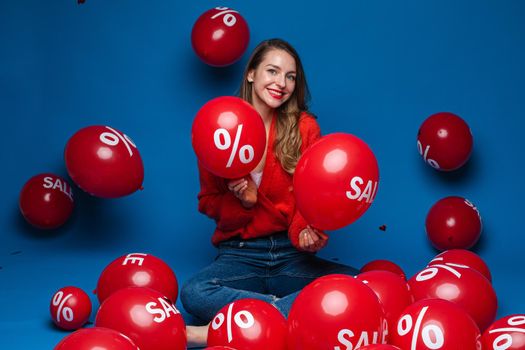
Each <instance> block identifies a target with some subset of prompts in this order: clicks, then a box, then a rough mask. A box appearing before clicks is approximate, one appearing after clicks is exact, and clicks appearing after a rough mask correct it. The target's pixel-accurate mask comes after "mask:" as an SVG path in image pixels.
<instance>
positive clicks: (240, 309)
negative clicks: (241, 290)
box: [208, 299, 287, 350]
mask: <svg viewBox="0 0 525 350" xmlns="http://www.w3.org/2000/svg"><path fill="white" fill-rule="evenodd" d="M286 335H287V327H286V319H285V318H284V316H283V315H282V314H281V313H280V312H279V310H277V309H276V308H275V306H273V305H271V304H268V303H267V302H264V301H261V300H257V299H241V300H237V301H235V302H232V303H229V304H228V305H226V306H224V307H223V308H222V309H220V310H219V312H218V313H217V314H216V315H215V317H214V318H213V320H212V321H211V323H210V326H209V328H208V346H232V347H234V348H237V349H250V350H267V349H272V350H274V349H275V350H286Z"/></svg>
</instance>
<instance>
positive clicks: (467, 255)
mask: <svg viewBox="0 0 525 350" xmlns="http://www.w3.org/2000/svg"><path fill="white" fill-rule="evenodd" d="M447 263H452V264H461V265H466V266H468V267H470V268H471V269H474V270H476V271H478V272H479V273H481V274H482V275H483V276H485V278H486V279H488V280H489V281H490V282H492V274H491V273H490V269H489V267H488V266H487V264H486V263H485V262H484V261H483V259H481V257H480V256H479V255H477V254H476V253H474V252H471V251H470V250H466V249H450V250H445V251H444V252H442V253H441V254H439V255H436V257H435V258H434V259H432V260H431V261H430V262H429V263H428V265H429V266H431V265H435V264H447Z"/></svg>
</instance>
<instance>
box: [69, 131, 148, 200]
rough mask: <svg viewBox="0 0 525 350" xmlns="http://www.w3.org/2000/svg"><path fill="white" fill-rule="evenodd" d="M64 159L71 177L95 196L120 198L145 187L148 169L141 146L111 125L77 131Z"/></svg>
mask: <svg viewBox="0 0 525 350" xmlns="http://www.w3.org/2000/svg"><path fill="white" fill-rule="evenodd" d="M64 158H65V161H66V167H67V171H68V173H69V176H71V178H72V179H73V181H74V182H75V183H76V184H77V185H78V187H80V188H81V189H83V190H84V191H86V192H87V193H89V194H91V195H93V196H97V197H102V198H116V197H122V196H126V195H128V194H131V193H133V192H135V191H136V190H138V189H139V188H142V181H143V180H144V166H143V164H142V158H141V157H140V154H139V151H138V149H137V147H136V146H135V144H134V143H133V141H131V139H130V138H129V137H128V136H127V135H125V134H124V133H122V132H120V131H118V130H116V129H113V128H111V127H109V126H101V125H94V126H88V127H85V128H83V129H80V130H79V131H77V132H76V133H75V134H74V135H73V136H72V137H71V138H70V139H69V141H68V142H67V144H66V149H65V152H64Z"/></svg>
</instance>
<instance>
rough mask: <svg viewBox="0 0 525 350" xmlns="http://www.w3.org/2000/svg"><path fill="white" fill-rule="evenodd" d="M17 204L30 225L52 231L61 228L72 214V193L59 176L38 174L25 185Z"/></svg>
mask: <svg viewBox="0 0 525 350" xmlns="http://www.w3.org/2000/svg"><path fill="white" fill-rule="evenodd" d="M18 204H19V207H20V212H21V213H22V215H23V216H24V218H25V219H26V221H27V222H29V223H30V224H31V225H33V226H35V227H37V228H41V229H54V228H58V227H60V226H62V225H63V224H64V223H65V222H66V221H67V219H69V217H70V216H71V213H72V212H73V207H74V201H73V191H72V189H71V186H70V185H69V184H68V183H67V181H66V180H64V179H63V178H61V177H60V176H57V175H54V174H38V175H35V176H33V177H32V178H30V179H29V180H28V181H27V182H26V183H25V185H24V187H23V188H22V190H21V191H20V197H19V201H18Z"/></svg>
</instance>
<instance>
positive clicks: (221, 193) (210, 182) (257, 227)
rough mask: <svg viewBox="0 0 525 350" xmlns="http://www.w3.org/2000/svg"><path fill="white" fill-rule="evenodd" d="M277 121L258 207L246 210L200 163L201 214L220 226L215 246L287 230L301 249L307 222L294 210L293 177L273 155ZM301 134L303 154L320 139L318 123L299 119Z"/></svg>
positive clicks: (224, 183)
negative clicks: (238, 237) (231, 240)
mask: <svg viewBox="0 0 525 350" xmlns="http://www.w3.org/2000/svg"><path fill="white" fill-rule="evenodd" d="M275 119H276V116H274V117H273V119H272V124H271V126H270V134H269V137H268V143H267V151H266V163H265V164H264V169H263V175H262V179H261V183H260V186H259V188H258V193H257V203H256V204H255V205H254V206H253V207H252V208H250V209H246V208H245V207H243V206H242V204H241V202H240V201H239V199H237V198H236V197H235V196H234V195H233V193H232V192H231V191H230V190H228V187H227V183H228V181H229V180H227V179H223V178H220V177H217V176H215V175H213V174H212V173H210V172H209V171H207V170H206V169H204V168H203V167H202V165H201V164H200V163H199V174H200V186H201V189H200V192H199V194H198V199H199V211H200V212H201V213H203V214H206V215H207V216H209V217H210V218H212V219H214V220H215V222H216V223H217V227H216V229H215V232H214V233H213V236H212V239H211V240H212V243H213V244H214V245H217V244H218V243H219V242H222V241H224V240H227V239H230V238H232V237H235V236H240V237H241V238H243V239H247V238H255V237H262V236H268V235H271V234H273V233H276V232H279V231H286V230H287V231H288V236H289V238H290V240H291V242H292V244H293V245H294V246H295V247H296V248H298V247H299V233H300V232H301V231H302V230H303V229H304V228H306V225H307V222H306V221H305V220H304V218H303V217H302V215H301V214H300V213H299V212H298V211H297V210H296V207H295V198H294V195H293V181H292V175H290V174H288V173H287V172H286V171H285V170H284V169H283V168H282V166H281V163H280V162H279V160H278V159H277V158H276V157H275V154H274V153H273V143H274V140H275ZM299 130H300V133H301V137H302V145H301V153H303V152H304V151H305V150H306V149H307V148H308V147H309V146H310V145H311V144H312V143H314V142H315V141H316V140H317V139H319V138H320V137H321V132H320V129H319V125H318V124H317V122H316V120H315V119H314V118H313V117H312V116H311V115H309V114H307V113H303V114H302V115H301V117H300V120H299Z"/></svg>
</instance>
